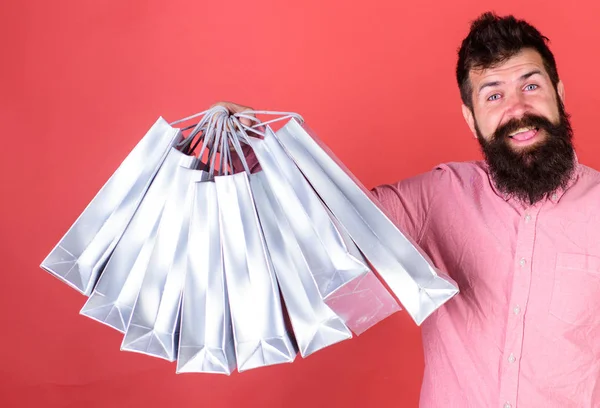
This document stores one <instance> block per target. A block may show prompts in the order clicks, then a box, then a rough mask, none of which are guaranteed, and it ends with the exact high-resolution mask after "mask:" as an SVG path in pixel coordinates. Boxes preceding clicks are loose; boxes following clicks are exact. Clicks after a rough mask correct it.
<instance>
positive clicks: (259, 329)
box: [41, 106, 458, 374]
mask: <svg viewBox="0 0 600 408" xmlns="http://www.w3.org/2000/svg"><path fill="white" fill-rule="evenodd" d="M257 114H278V117H277V118H276V119H275V120H271V121H266V122H261V121H260V120H259V119H257V116H256V115H257ZM192 119H195V120H197V121H198V122H197V123H196V124H195V125H193V126H190V127H186V128H184V129H181V128H177V127H174V125H176V124H179V123H183V122H186V121H191V120H192ZM277 120H283V121H285V122H286V123H285V124H284V125H283V126H282V127H281V128H280V129H278V130H277V131H273V129H272V127H271V124H272V122H274V121H277ZM187 130H191V131H190V132H189V134H188V135H186V136H184V132H185V131H187ZM249 151H252V152H253V154H254V156H255V158H256V159H257V160H258V163H259V164H260V169H259V170H258V171H255V172H252V171H250V168H249V166H248V163H247V162H246V156H245V155H246V154H247V152H249ZM41 267H42V268H43V269H45V270H46V271H48V272H50V273H51V274H52V275H54V276H56V277H58V278H59V279H61V280H62V281H64V282H65V283H67V284H68V285H70V286H71V287H73V288H75V289H76V290H78V291H79V292H81V293H82V294H84V295H86V296H87V297H88V299H87V301H86V303H85V305H84V306H83V309H82V310H81V314H83V315H85V316H88V317H90V318H92V319H95V320H97V321H100V322H102V323H104V324H106V325H108V326H111V327H113V328H114V329H116V330H119V331H120V332H122V333H123V334H124V336H123V342H122V345H121V349H122V350H126V351H133V352H139V353H144V354H148V355H151V356H155V357H160V358H163V359H166V360H169V361H176V362H177V365H176V371H177V372H178V373H186V372H204V373H223V374H230V373H231V372H232V371H234V370H235V369H237V370H238V371H240V372H241V371H244V370H248V369H252V368H256V367H262V366H268V365H272V364H280V363H286V362H292V361H293V360H294V359H295V357H296V355H297V353H298V352H299V353H300V355H301V356H302V357H306V356H308V355H310V354H311V353H314V352H315V351H317V350H321V349H323V348H325V347H328V346H330V345H333V344H335V343H338V342H340V341H343V340H347V339H350V338H351V337H352V335H353V333H354V334H356V335H359V334H361V333H363V332H364V331H365V330H367V329H368V328H370V327H372V326H373V325H374V324H376V323H377V322H379V321H381V320H382V319H384V318H386V317H387V316H389V315H390V314H392V313H394V312H396V311H398V310H400V304H401V305H402V307H403V308H404V309H406V311H407V312H408V313H409V314H410V316H411V317H412V318H413V320H414V321H415V322H416V323H417V324H421V323H422V322H423V321H424V320H425V319H426V318H427V317H428V316H429V315H430V314H431V313H433V312H434V311H435V310H436V309H437V308H439V307H440V306H441V305H443V304H444V303H445V302H446V301H448V300H449V299H451V298H452V297H453V296H454V295H456V294H457V293H458V288H457V286H456V284H455V283H454V282H453V281H452V280H451V279H450V278H449V277H447V276H445V275H444V274H442V273H440V272H438V271H437V270H436V269H435V268H434V267H433V265H432V264H431V262H430V261H429V259H428V258H427V256H426V255H425V254H424V253H423V252H422V251H421V250H420V249H419V248H418V246H416V245H415V244H414V243H413V242H412V241H410V239H409V238H408V237H407V236H406V235H405V234H403V233H402V231H401V230H400V229H399V228H398V226H396V225H395V224H394V223H393V222H392V220H391V219H390V218H389V216H388V215H387V214H386V212H385V210H384V209H383V208H381V207H380V205H379V204H378V203H377V202H376V201H375V200H374V199H373V198H372V196H371V195H370V193H369V191H368V190H366V189H365V188H364V187H363V186H362V185H361V184H360V182H359V181H358V180H356V179H355V178H354V177H353V176H352V174H351V173H350V172H349V171H348V170H347V169H346V168H345V167H344V166H343V164H342V163H341V162H340V161H339V160H338V159H337V158H336V157H335V155H334V154H333V153H332V152H331V151H329V150H328V149H327V147H326V146H325V145H324V144H323V143H322V142H321V141H320V140H319V138H318V137H317V136H316V135H315V133H314V132H313V131H312V130H311V129H310V128H309V127H308V126H307V125H306V124H305V123H304V120H303V119H302V117H300V116H299V115H297V114H284V113H275V112H242V113H238V114H230V113H229V112H228V111H227V110H226V109H225V108H223V107H220V106H216V107H214V108H211V109H209V110H207V111H204V112H202V113H200V114H197V115H194V116H191V117H188V118H184V119H182V120H179V121H176V122H173V123H171V124H169V123H167V122H166V121H165V120H164V119H163V118H159V119H158V120H157V121H156V123H154V125H153V126H152V127H151V128H150V129H149V130H148V132H147V133H146V134H145V135H144V136H143V137H142V139H141V140H140V141H139V143H138V144H137V145H136V146H135V147H134V149H133V150H132V151H131V152H130V153H129V155H128V156H127V157H126V158H125V160H124V161H123V162H122V163H121V165H120V166H119V167H118V168H117V170H116V171H115V172H114V173H113V175H112V176H111V177H110V178H109V180H108V181H107V182H106V183H105V185H104V186H103V187H102V188H101V189H100V191H99V192H98V193H97V194H96V196H95V197H94V198H93V199H92V201H91V202H90V203H89V204H88V206H87V207H86V208H85V209H84V211H83V212H82V213H81V215H80V216H79V217H78V218H77V220H76V221H75V222H74V224H73V225H72V226H71V228H70V229H69V230H68V231H67V233H66V234H65V235H64V236H63V237H62V239H61V240H60V241H59V243H58V244H57V245H56V247H55V248H54V249H53V250H52V251H51V253H50V254H49V255H48V256H47V257H46V259H45V260H44V261H43V262H42V264H41ZM386 285H387V287H386Z"/></svg>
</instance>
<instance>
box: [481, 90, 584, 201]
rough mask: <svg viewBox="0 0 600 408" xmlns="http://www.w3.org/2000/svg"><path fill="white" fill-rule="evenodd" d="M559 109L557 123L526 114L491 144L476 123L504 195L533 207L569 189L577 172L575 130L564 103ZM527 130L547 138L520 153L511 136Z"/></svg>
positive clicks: (497, 133)
mask: <svg viewBox="0 0 600 408" xmlns="http://www.w3.org/2000/svg"><path fill="white" fill-rule="evenodd" d="M558 108H559V121H558V123H556V124H555V123H552V122H551V121H549V120H548V119H546V118H545V117H543V116H538V115H532V114H525V115H523V117H521V118H519V119H511V120H509V121H508V122H506V123H504V124H503V125H501V126H500V127H498V129H496V131H495V132H494V134H493V135H492V138H491V139H490V140H489V141H488V140H486V139H484V138H483V135H482V134H481V132H480V130H479V128H478V127H477V123H475V130H476V132H477V139H478V140H479V144H480V145H481V150H482V153H483V155H484V157H485V160H486V162H487V164H488V167H489V171H490V175H491V177H492V180H493V181H494V183H495V184H496V187H497V188H498V190H500V191H501V192H502V193H504V194H508V195H510V196H512V197H514V198H516V199H518V200H520V201H523V202H528V203H530V204H532V205H533V204H535V203H537V202H538V201H540V200H542V199H544V198H547V197H548V196H549V195H550V194H552V193H553V192H555V191H556V190H558V189H560V188H565V187H566V186H567V184H568V182H569V179H570V178H571V175H572V174H573V171H574V169H575V150H574V148H573V143H572V138H573V131H572V129H571V123H570V120H569V115H568V114H567V113H566V112H565V109H564V106H563V104H562V102H560V101H559V106H558ZM523 127H534V128H537V130H538V132H543V134H542V135H543V136H544V137H543V138H542V139H541V140H540V141H539V142H537V143H535V144H533V145H531V146H527V147H524V148H521V149H519V150H516V149H515V148H513V147H511V145H510V137H509V136H508V135H509V134H510V133H512V132H514V131H516V130H518V129H520V128H523Z"/></svg>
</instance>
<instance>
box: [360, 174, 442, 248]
mask: <svg viewBox="0 0 600 408" xmlns="http://www.w3.org/2000/svg"><path fill="white" fill-rule="evenodd" d="M442 173H443V168H442V167H436V168H435V169H433V170H431V171H428V172H426V173H422V174H419V175H417V176H413V177H410V178H407V179H404V180H401V181H398V182H396V183H393V184H383V185H380V186H377V187H375V188H373V189H371V192H372V193H373V195H374V196H375V199H377V200H378V201H379V202H380V204H381V205H382V206H383V207H384V208H385V210H387V212H388V213H389V215H390V217H392V218H393V221H394V222H395V223H396V224H397V225H398V226H399V227H400V229H401V230H402V232H404V233H405V234H407V235H408V236H409V237H411V238H412V239H413V240H414V241H415V242H416V243H417V244H420V242H421V238H422V237H423V234H424V232H425V230H426V229H427V223H428V222H429V215H430V209H431V207H432V203H433V201H434V200H435V198H436V195H437V193H438V192H439V191H440V188H441V183H440V179H441V177H442Z"/></svg>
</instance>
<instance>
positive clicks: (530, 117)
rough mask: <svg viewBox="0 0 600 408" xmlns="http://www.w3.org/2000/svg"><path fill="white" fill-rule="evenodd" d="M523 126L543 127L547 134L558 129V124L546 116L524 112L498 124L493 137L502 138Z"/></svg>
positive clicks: (539, 128)
mask: <svg viewBox="0 0 600 408" xmlns="http://www.w3.org/2000/svg"><path fill="white" fill-rule="evenodd" d="M524 127H533V128H536V129H537V130H538V131H539V130H542V129H543V130H545V131H546V132H547V133H549V134H555V133H556V132H557V131H558V130H559V128H560V124H554V123H552V122H551V121H550V120H548V119H547V118H545V117H543V116H540V115H534V114H531V113H526V114H524V115H523V116H522V117H520V118H512V119H510V120H508V121H507V122H506V123H504V124H502V125H500V126H499V127H498V128H497V129H496V131H495V132H494V137H493V139H494V140H504V139H506V138H507V137H508V135H510V134H511V133H513V132H515V131H517V130H519V129H521V128H524Z"/></svg>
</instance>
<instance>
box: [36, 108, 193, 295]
mask: <svg viewBox="0 0 600 408" xmlns="http://www.w3.org/2000/svg"><path fill="white" fill-rule="evenodd" d="M181 138H182V135H181V132H180V131H179V129H175V128H172V127H171V126H170V125H169V124H168V123H167V122H165V120H164V119H163V118H159V119H158V120H157V121H156V123H154V125H153V126H152V127H151V128H150V129H149V130H148V132H147V133H146V134H145V136H144V137H143V138H142V139H141V140H140V141H139V142H138V144H137V145H136V146H135V147H134V148H133V150H132V151H131V152H130V153H129V154H128V155H127V157H126V158H125V160H124V161H123V162H122V163H121V165H120V166H119V167H118V168H117V170H116V171H115V172H114V173H113V175H112V176H111V177H110V178H109V179H108V181H107V182H106V183H105V184H104V186H103V187H102V188H101V189H100V191H98V193H97V194H96V196H95V197H94V198H93V199H92V201H91V202H90V203H89V204H88V205H87V207H86V208H85V209H84V211H83V212H82V213H81V215H80V216H79V217H78V218H77V220H76V221H75V222H74V224H73V225H72V226H71V227H70V229H69V230H68V231H67V232H66V234H65V235H64V236H63V237H62V238H61V240H60V241H59V242H58V244H57V245H56V247H55V248H54V249H53V250H52V251H51V252H50V254H49V255H48V256H47V257H46V258H45V259H44V260H43V261H42V263H41V265H40V267H41V268H42V269H44V270H46V271H48V272H50V273H51V274H52V275H54V276H56V277H57V278H59V279H61V280H62V281H64V282H66V283H67V284H69V285H70V286H72V287H73V288H75V289H77V290H78V291H79V292H81V293H83V294H85V295H86V296H89V294H90V293H91V292H92V290H93V289H94V285H95V284H96V281H97V279H98V276H99V274H100V273H101V271H102V268H103V267H104V265H105V264H106V262H107V260H108V257H109V256H110V254H111V252H112V250H113V249H114V247H115V245H116V244H117V242H118V240H119V239H120V238H121V236H122V234H123V232H124V231H125V228H126V227H127V225H128V223H129V222H130V220H131V218H132V216H133V214H134V213H135V211H136V210H137V208H138V206H139V204H140V202H141V200H142V198H143V197H144V195H145V193H146V191H147V190H148V187H149V186H150V184H151V182H152V180H153V178H154V176H155V175H156V172H157V171H158V169H159V168H160V165H161V163H162V162H163V160H164V159H165V157H166V156H167V153H168V151H169V149H171V147H172V146H174V145H175V144H176V143H177V142H179V141H180V140H181Z"/></svg>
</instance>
